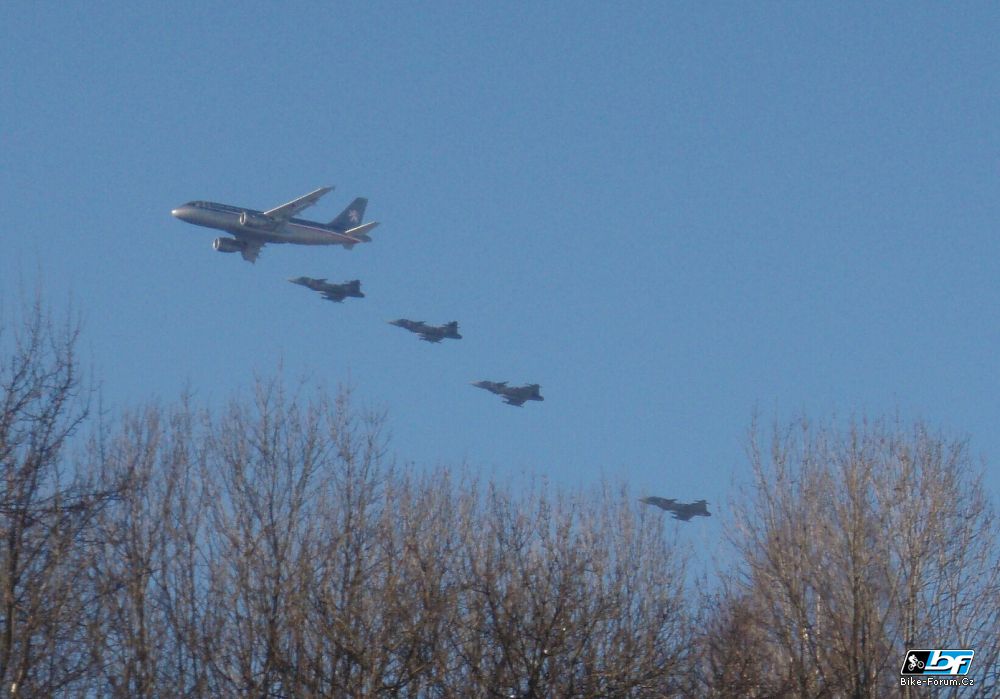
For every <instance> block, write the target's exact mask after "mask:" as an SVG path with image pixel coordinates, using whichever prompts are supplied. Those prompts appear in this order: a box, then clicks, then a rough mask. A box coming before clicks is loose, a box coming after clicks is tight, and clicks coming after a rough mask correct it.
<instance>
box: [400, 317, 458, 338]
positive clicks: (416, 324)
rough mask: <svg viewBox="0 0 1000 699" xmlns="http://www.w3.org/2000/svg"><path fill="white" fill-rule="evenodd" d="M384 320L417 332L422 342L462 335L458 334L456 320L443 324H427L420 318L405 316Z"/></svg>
mask: <svg viewBox="0 0 1000 699" xmlns="http://www.w3.org/2000/svg"><path fill="white" fill-rule="evenodd" d="M386 322H387V323H388V324H389V325H395V326H396V327H397V328H406V329H407V330H409V331H410V332H411V333H417V334H418V335H420V339H421V340H423V341H424V342H441V340H443V339H445V338H449V339H452V340H461V339H462V336H461V335H459V334H458V321H457V320H453V321H451V322H450V323H445V324H444V325H428V324H427V323H425V322H424V321H422V320H407V319H406V318H400V319H399V320H387V321H386Z"/></svg>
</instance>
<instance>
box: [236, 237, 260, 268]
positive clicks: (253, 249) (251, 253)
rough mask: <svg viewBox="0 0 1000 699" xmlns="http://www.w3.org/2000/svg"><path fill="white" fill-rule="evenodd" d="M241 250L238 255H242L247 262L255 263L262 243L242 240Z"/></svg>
mask: <svg viewBox="0 0 1000 699" xmlns="http://www.w3.org/2000/svg"><path fill="white" fill-rule="evenodd" d="M241 242H242V243H243V249H242V250H240V254H241V255H243V259H244V260H246V261H247V262H250V263H253V262H256V261H257V255H259V254H260V249H261V248H262V247H264V243H256V242H253V241H251V240H243V241H241Z"/></svg>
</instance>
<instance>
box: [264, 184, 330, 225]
mask: <svg viewBox="0 0 1000 699" xmlns="http://www.w3.org/2000/svg"><path fill="white" fill-rule="evenodd" d="M332 189H333V187H320V188H319V189H317V190H316V191H314V192H309V194H306V195H305V196H301V197H299V198H298V199H293V200H292V201H290V202H288V203H287V204H282V205H281V206H278V207H275V208H273V209H271V210H270V211H265V212H264V215H265V216H270V217H271V218H273V219H274V220H275V221H280V222H284V221H287V220H288V219H290V218H292V217H293V216H295V215H296V214H297V213H299V212H300V211H302V210H303V209H307V208H309V207H310V206H312V205H313V204H315V203H316V202H318V201H319V199H320V197H322V196H323V195H324V194H326V193H327V192H329V191H331V190H332Z"/></svg>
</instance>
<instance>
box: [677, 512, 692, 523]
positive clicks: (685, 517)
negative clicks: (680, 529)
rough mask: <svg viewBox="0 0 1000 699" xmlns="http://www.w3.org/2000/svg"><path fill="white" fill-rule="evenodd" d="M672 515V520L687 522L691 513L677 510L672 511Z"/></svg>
mask: <svg viewBox="0 0 1000 699" xmlns="http://www.w3.org/2000/svg"><path fill="white" fill-rule="evenodd" d="M673 515H674V519H679V520H681V521H682V522H687V521H688V520H689V519H691V513H690V512H681V511H679V510H674V511H673Z"/></svg>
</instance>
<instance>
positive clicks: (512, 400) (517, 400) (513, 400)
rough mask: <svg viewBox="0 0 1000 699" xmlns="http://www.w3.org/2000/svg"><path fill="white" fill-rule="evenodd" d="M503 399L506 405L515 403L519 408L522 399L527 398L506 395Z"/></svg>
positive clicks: (522, 401) (522, 403) (522, 402)
mask: <svg viewBox="0 0 1000 699" xmlns="http://www.w3.org/2000/svg"><path fill="white" fill-rule="evenodd" d="M503 400H504V402H505V403H506V404H507V405H516V406H517V407H518V408H520V407H521V406H522V405H524V401H525V400H527V399H526V398H513V397H511V396H507V397H506V398H504V399H503Z"/></svg>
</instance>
